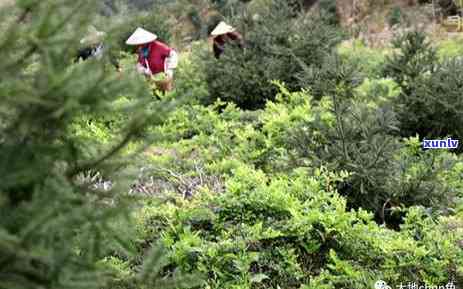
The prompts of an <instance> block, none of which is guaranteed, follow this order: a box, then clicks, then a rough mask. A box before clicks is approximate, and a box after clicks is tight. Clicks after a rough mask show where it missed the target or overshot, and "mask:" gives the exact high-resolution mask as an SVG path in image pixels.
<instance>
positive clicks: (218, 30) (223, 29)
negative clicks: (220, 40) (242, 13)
mask: <svg viewBox="0 0 463 289" xmlns="http://www.w3.org/2000/svg"><path fill="white" fill-rule="evenodd" d="M234 31H235V28H233V27H231V26H230V25H228V24H227V23H225V22H223V21H220V23H219V24H218V25H217V26H216V27H215V28H214V30H212V32H211V36H217V35H222V34H227V33H230V32H234Z"/></svg>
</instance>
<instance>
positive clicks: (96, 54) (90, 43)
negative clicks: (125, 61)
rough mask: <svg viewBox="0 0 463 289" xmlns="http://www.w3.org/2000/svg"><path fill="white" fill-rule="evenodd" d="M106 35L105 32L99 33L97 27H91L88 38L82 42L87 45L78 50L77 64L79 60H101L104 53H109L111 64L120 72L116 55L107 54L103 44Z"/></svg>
mask: <svg viewBox="0 0 463 289" xmlns="http://www.w3.org/2000/svg"><path fill="white" fill-rule="evenodd" d="M105 35H106V34H105V33H104V32H101V31H98V30H96V28H95V27H93V26H90V28H89V34H88V36H87V37H85V38H83V39H82V40H81V41H80V43H81V44H83V45H85V47H83V48H81V49H79V50H78V52H77V55H76V57H75V62H77V61H79V60H83V61H85V60H87V59H89V58H96V59H101V58H102V57H103V54H104V53H109V59H110V61H111V64H112V65H113V66H114V67H115V68H116V69H117V70H118V71H120V70H121V68H120V66H119V63H118V61H117V59H116V57H114V55H112V54H111V53H110V52H107V49H106V47H105V46H104V44H103V39H104V37H105Z"/></svg>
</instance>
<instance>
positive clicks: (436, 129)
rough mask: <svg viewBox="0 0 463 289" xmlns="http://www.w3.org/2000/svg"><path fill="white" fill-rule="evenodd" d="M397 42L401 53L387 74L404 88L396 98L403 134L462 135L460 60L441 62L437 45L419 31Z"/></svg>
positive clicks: (391, 59)
mask: <svg viewBox="0 0 463 289" xmlns="http://www.w3.org/2000/svg"><path fill="white" fill-rule="evenodd" d="M394 45H395V47H396V48H399V49H400V53H396V54H394V55H393V56H392V57H389V58H388V60H387V61H386V65H385V74H386V75H388V76H390V77H392V78H393V79H394V80H395V81H396V82H397V84H398V85H399V86H400V88H401V90H402V93H401V94H400V96H399V97H398V98H397V99H396V101H395V107H396V111H397V113H398V116H399V119H400V123H401V134H402V135H404V136H414V135H415V134H418V135H419V136H420V137H421V138H443V137H447V136H451V137H454V138H460V137H461V136H462V135H463V131H462V130H461V126H460V125H459V123H461V121H462V120H463V119H462V118H461V114H460V111H461V110H462V109H463V107H462V102H461V98H460V95H461V93H462V82H463V78H462V77H461V75H462V74H461V73H462V66H461V61H460V60H458V59H456V58H455V59H448V60H445V61H444V62H442V63H439V62H438V60H437V54H436V50H435V48H432V47H431V46H430V44H429V43H428V42H427V41H426V38H425V35H423V34H421V33H418V32H412V33H408V34H406V35H405V36H402V37H401V38H399V39H398V40H397V41H395V42H394Z"/></svg>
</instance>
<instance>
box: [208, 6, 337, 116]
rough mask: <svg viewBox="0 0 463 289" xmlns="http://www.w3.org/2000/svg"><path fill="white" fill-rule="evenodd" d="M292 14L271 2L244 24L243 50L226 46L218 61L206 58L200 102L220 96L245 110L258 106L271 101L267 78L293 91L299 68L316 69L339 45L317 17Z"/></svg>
mask: <svg viewBox="0 0 463 289" xmlns="http://www.w3.org/2000/svg"><path fill="white" fill-rule="evenodd" d="M292 13H293V12H292V10H291V9H290V8H289V7H288V5H287V4H286V3H285V2H284V1H274V3H273V5H272V6H271V7H269V8H268V9H266V10H265V11H263V12H262V13H261V15H259V18H258V20H256V21H255V22H254V23H253V24H252V27H248V28H246V30H245V32H246V34H245V48H244V50H243V49H240V48H239V47H237V46H236V45H235V46H234V45H233V44H230V45H229V47H227V49H226V51H225V53H224V54H223V56H222V57H221V58H220V59H219V60H216V59H215V58H213V57H211V56H210V55H208V56H207V59H206V60H205V61H206V62H207V70H206V74H207V83H208V86H209V91H210V98H209V99H208V100H207V101H206V103H212V102H213V101H214V100H216V99H217V98H220V99H222V100H225V101H233V102H235V103H236V104H237V105H238V106H240V107H243V108H247V109H255V108H261V107H263V105H264V104H265V101H266V100H268V99H270V100H271V99H274V96H275V93H276V89H275V87H273V86H272V85H270V82H271V81H272V80H280V81H283V82H284V83H285V84H286V85H287V86H288V88H289V89H291V90H293V89H298V88H300V87H301V83H300V80H299V77H298V76H299V74H300V73H302V72H303V71H304V67H310V68H311V69H315V70H317V71H318V70H319V69H320V66H321V64H322V62H323V60H324V58H325V56H326V55H327V54H329V53H330V51H331V50H332V49H333V48H334V47H335V45H336V44H337V43H339V41H340V39H341V37H340V33H339V32H338V31H337V30H336V29H335V28H333V27H332V26H329V25H326V23H325V22H324V21H323V19H321V18H318V17H315V18H314V16H308V15H307V16H301V17H302V18H293V17H292V16H291V15H292Z"/></svg>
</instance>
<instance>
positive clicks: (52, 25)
mask: <svg viewBox="0 0 463 289" xmlns="http://www.w3.org/2000/svg"><path fill="white" fill-rule="evenodd" d="M94 2H95V1H87V0H82V1H74V0H50V1H45V0H30V1H17V4H16V6H15V7H11V8H5V10H3V11H1V16H0V17H1V19H0V59H1V61H0V101H1V105H0V175H1V181H0V288H2V289H24V288H28V289H35V288H60V289H63V288H85V289H90V288H102V287H103V286H104V284H105V283H106V282H107V281H109V280H110V279H111V278H110V277H111V276H110V275H109V274H107V273H106V270H104V268H102V267H100V266H98V265H96V264H97V262H96V261H97V260H99V259H101V258H102V257H103V254H104V253H107V252H105V251H107V249H106V248H104V242H103V239H106V240H111V241H113V243H115V244H116V246H117V248H120V249H119V250H120V251H121V252H124V251H125V252H130V250H131V246H130V245H129V244H130V243H128V242H127V241H126V238H127V237H130V236H121V235H120V234H119V233H118V232H117V231H115V230H114V229H113V226H112V225H111V222H113V221H114V219H115V218H116V217H122V216H126V215H127V213H128V210H126V209H125V208H126V206H125V205H126V203H127V201H128V197H125V196H124V194H120V192H122V189H124V183H125V182H124V180H123V179H122V178H118V179H117V182H116V183H113V187H112V189H110V190H101V189H95V188H93V187H92V186H90V185H91V184H88V183H85V182H84V183H82V182H79V181H78V180H79V179H82V178H78V176H79V175H81V174H82V173H83V172H87V171H89V170H94V171H98V172H100V173H101V174H102V175H103V176H105V177H108V178H110V177H111V174H112V173H113V172H114V171H115V170H116V169H118V168H120V167H121V165H122V164H123V163H122V162H121V159H120V158H119V157H118V156H119V155H120V154H119V153H120V151H121V150H122V149H123V148H124V147H125V146H126V145H127V144H128V143H129V142H130V141H132V140H135V139H136V138H138V137H139V136H140V135H142V132H143V128H144V127H145V125H146V123H148V122H149V123H150V124H155V123H156V122H157V121H158V118H160V117H162V116H163V115H165V113H164V110H163V109H162V108H168V106H166V105H159V107H156V108H152V105H151V106H148V105H147V103H148V101H150V100H151V99H152V98H151V95H150V94H148V90H147V89H143V88H144V87H142V86H138V85H137V83H138V82H134V81H131V82H128V76H127V77H125V76H118V75H117V74H116V73H115V72H114V71H113V70H112V67H110V66H109V65H106V61H97V60H89V61H86V62H84V63H78V64H73V60H72V58H73V55H74V54H75V52H76V48H77V47H78V43H79V40H80V39H81V38H82V37H83V36H84V33H85V32H86V29H87V26H88V25H89V24H91V20H92V15H94V12H95V11H96V10H97V9H96V7H95V6H94V4H95V3H94ZM121 94H127V95H132V98H133V102H132V103H131V104H132V110H130V111H128V110H127V111H126V112H125V114H126V115H127V116H128V117H127V121H126V123H125V125H126V126H125V128H122V129H121V130H120V135H118V136H116V137H115V140H114V143H111V144H109V145H108V146H107V147H105V148H103V150H101V151H99V152H98V154H92V153H91V152H92V147H91V146H90V145H89V143H87V142H85V141H83V140H81V139H79V138H77V137H75V135H73V133H72V130H71V128H70V127H71V125H72V124H73V123H74V122H75V121H76V119H78V118H79V117H80V116H82V115H86V116H89V117H91V118H94V119H96V118H97V116H98V115H101V114H111V113H116V112H115V111H114V109H113V108H112V106H111V105H110V104H111V101H113V100H115V99H116V98H118V97H120V95H121ZM154 105H156V104H154ZM145 107H151V108H152V109H153V111H156V115H155V116H152V115H151V114H150V113H149V111H148V110H147V109H145ZM141 108H143V109H141ZM116 157H117V158H116ZM124 191H127V190H124ZM151 264H152V263H151ZM148 269H149V268H148ZM145 281H146V283H149V282H150V280H144V282H145Z"/></svg>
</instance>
